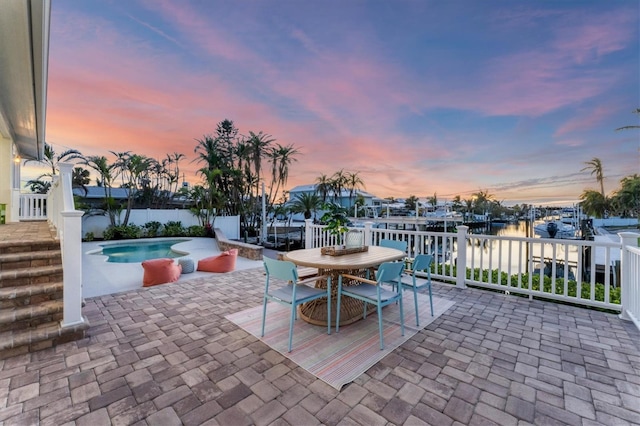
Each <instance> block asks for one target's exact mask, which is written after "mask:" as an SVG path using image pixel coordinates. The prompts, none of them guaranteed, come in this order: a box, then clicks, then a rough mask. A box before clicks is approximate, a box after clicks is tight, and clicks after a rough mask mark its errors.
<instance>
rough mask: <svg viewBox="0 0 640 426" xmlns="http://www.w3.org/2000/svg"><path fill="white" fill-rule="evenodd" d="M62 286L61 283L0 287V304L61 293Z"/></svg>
mask: <svg viewBox="0 0 640 426" xmlns="http://www.w3.org/2000/svg"><path fill="white" fill-rule="evenodd" d="M63 288H64V284H63V283H62V281H56V282H52V283H39V284H31V285H22V286H18V287H0V303H1V302H2V301H3V300H14V299H20V298H23V297H30V296H37V295H40V294H49V293H55V292H58V291H62V290H63Z"/></svg>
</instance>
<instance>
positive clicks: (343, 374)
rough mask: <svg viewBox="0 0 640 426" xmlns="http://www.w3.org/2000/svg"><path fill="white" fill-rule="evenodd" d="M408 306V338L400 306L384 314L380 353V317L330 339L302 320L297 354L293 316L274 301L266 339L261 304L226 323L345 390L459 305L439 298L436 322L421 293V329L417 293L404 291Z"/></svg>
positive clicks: (269, 307) (435, 301) (435, 300)
mask: <svg viewBox="0 0 640 426" xmlns="http://www.w3.org/2000/svg"><path fill="white" fill-rule="evenodd" d="M403 301H404V331H405V332H404V336H402V335H401V334H400V310H399V307H398V305H389V306H387V307H386V308H384V310H383V312H382V316H383V333H384V347H385V348H384V350H380V342H379V337H378V336H379V335H378V316H377V315H376V314H375V313H373V314H371V315H368V316H367V319H366V320H361V321H357V322H355V323H353V324H350V325H347V326H343V327H340V332H339V333H336V332H335V328H334V329H332V330H331V335H327V327H326V326H325V327H321V326H316V325H311V324H309V323H307V322H305V321H303V320H301V319H298V320H297V321H296V322H295V326H294V329H293V349H292V351H291V352H290V353H289V352H287V343H288V338H289V315H290V310H289V308H288V307H287V306H283V305H281V304H279V303H275V302H269V303H268V304H267V321H266V326H265V335H264V337H260V327H261V324H262V305H260V306H256V307H254V308H250V309H247V310H245V311H242V312H237V313H235V314H231V315H227V316H226V318H227V319H228V320H229V321H231V322H233V323H235V324H237V325H238V326H240V327H241V328H243V329H244V330H245V331H247V332H249V333H251V334H253V335H254V336H256V337H257V338H258V339H260V340H262V341H263V342H264V343H266V344H267V345H269V346H270V347H271V348H272V349H274V350H276V351H278V352H280V353H281V354H282V355H284V356H286V357H287V358H289V359H291V360H292V361H293V362H295V363H296V364H298V365H299V366H301V367H302V368H304V369H305V370H307V371H308V372H310V373H311V374H313V375H314V376H316V377H318V378H319V379H321V380H323V381H325V382H326V383H328V384H329V385H331V386H333V387H334V388H336V389H338V390H340V389H341V388H342V386H344V385H345V384H347V383H350V382H352V381H353V380H355V379H356V378H357V377H358V376H359V375H360V374H362V373H364V372H365V371H367V370H368V369H369V368H370V367H371V366H373V365H374V364H375V363H377V362H378V361H380V360H381V359H382V358H384V357H385V356H386V355H387V354H389V353H390V352H391V351H393V350H394V349H395V348H397V347H398V346H400V345H401V344H402V343H404V342H406V341H407V340H409V339H410V338H411V337H412V336H413V335H414V334H416V333H417V332H418V331H420V329H422V328H424V327H426V326H427V325H429V324H430V323H431V322H433V320H434V319H435V318H437V317H438V316H440V315H442V314H443V313H444V312H445V311H446V310H447V309H449V308H450V307H451V306H453V305H454V303H455V302H452V301H449V300H446V299H441V298H437V297H434V298H433V311H434V312H433V313H434V316H433V317H432V316H431V312H430V310H429V296H427V295H422V294H420V295H419V299H418V309H419V311H420V329H418V328H417V327H416V317H415V309H414V303H413V293H412V292H408V291H405V292H404V298H403Z"/></svg>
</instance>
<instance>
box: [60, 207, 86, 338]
mask: <svg viewBox="0 0 640 426" xmlns="http://www.w3.org/2000/svg"><path fill="white" fill-rule="evenodd" d="M60 214H61V215H62V228H63V236H62V270H63V281H64V290H63V297H64V311H63V318H62V322H61V325H62V326H63V327H69V326H73V325H76V324H81V323H83V322H84V320H83V318H82V236H81V235H80V234H81V233H82V231H81V230H82V215H83V214H84V212H82V211H65V212H61V213H60Z"/></svg>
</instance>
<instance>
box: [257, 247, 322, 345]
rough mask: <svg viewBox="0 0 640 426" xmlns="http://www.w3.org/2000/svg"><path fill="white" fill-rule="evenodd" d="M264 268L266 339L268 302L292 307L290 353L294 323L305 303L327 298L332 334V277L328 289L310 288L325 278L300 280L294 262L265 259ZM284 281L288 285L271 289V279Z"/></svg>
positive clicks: (263, 320) (263, 315)
mask: <svg viewBox="0 0 640 426" xmlns="http://www.w3.org/2000/svg"><path fill="white" fill-rule="evenodd" d="M263 260H264V268H265V270H266V272H267V280H266V283H265V287H264V301H263V306H262V331H261V334H260V335H261V336H263V337H264V325H265V320H266V317H267V302H268V301H270V300H271V301H274V302H278V303H280V304H283V305H288V306H290V307H291V319H290V322H289V352H291V343H292V340H293V322H294V321H295V320H296V318H297V308H298V305H301V304H303V303H305V302H310V301H312V300H315V299H321V298H323V297H326V298H327V334H331V277H330V276H326V278H327V289H326V290H324V289H321V288H314V287H309V286H307V285H306V284H307V283H310V282H315V281H316V280H317V279H319V278H325V277H324V276H315V277H313V278H310V279H307V280H302V281H300V280H298V270H297V268H296V265H295V264H294V263H293V262H289V261H283V260H275V259H271V258H268V257H264V258H263ZM272 278H274V279H278V280H283V281H285V282H286V283H287V284H286V285H284V286H281V287H278V288H276V289H272V288H270V287H269V285H270V281H271V279H272Z"/></svg>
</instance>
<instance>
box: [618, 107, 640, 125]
mask: <svg viewBox="0 0 640 426" xmlns="http://www.w3.org/2000/svg"><path fill="white" fill-rule="evenodd" d="M631 112H632V113H634V114H638V115H640V108H636V109H635V110H634V111H631ZM630 129H640V126H637V125H633V126H623V127H618V128H617V129H616V131H618V130H630Z"/></svg>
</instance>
